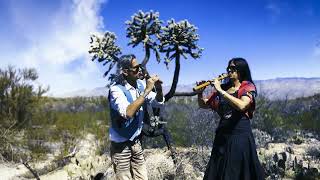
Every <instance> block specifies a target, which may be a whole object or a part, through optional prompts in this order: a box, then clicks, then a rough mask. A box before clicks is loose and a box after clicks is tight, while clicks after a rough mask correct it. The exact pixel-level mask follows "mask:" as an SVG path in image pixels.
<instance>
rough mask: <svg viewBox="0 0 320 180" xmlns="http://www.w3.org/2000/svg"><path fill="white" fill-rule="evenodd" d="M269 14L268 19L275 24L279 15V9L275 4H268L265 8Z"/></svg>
mask: <svg viewBox="0 0 320 180" xmlns="http://www.w3.org/2000/svg"><path fill="white" fill-rule="evenodd" d="M265 8H266V9H267V10H268V11H269V12H270V18H271V21H272V22H276V21H277V19H278V17H279V16H280V14H281V9H280V6H279V5H278V4H276V3H275V2H269V3H268V4H267V5H266V7H265Z"/></svg>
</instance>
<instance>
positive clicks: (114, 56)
mask: <svg viewBox="0 0 320 180" xmlns="http://www.w3.org/2000/svg"><path fill="white" fill-rule="evenodd" d="M90 39H91V41H90V49H89V54H91V55H92V59H91V60H92V61H94V60H98V62H103V66H105V65H107V64H110V65H109V68H108V70H107V71H106V72H105V73H104V76H107V75H108V74H109V72H110V71H111V69H112V68H113V66H114V65H115V64H116V62H117V61H118V59H119V57H118V56H119V55H120V54H121V49H120V47H119V46H117V45H116V43H115V42H116V39H117V37H116V35H115V34H114V33H112V32H109V31H107V32H105V33H104V35H103V36H102V35H99V34H92V35H91V37H90Z"/></svg>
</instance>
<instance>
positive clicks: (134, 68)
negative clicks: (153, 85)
mask: <svg viewBox="0 0 320 180" xmlns="http://www.w3.org/2000/svg"><path fill="white" fill-rule="evenodd" d="M140 66H141V65H140V64H139V63H138V61H137V60H136V59H133V60H132V61H131V67H130V68H129V69H128V71H127V72H128V78H129V79H132V80H137V79H139V77H140V73H141V68H140Z"/></svg>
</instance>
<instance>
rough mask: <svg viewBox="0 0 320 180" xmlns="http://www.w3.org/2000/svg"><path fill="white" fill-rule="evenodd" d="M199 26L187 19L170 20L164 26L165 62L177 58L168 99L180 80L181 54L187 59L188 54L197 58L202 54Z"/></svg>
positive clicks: (163, 47) (162, 45) (161, 41)
mask: <svg viewBox="0 0 320 180" xmlns="http://www.w3.org/2000/svg"><path fill="white" fill-rule="evenodd" d="M196 30H197V28H196V27H195V26H194V25H192V24H190V23H189V22H188V21H187V20H183V21H180V22H178V23H176V22H175V20H174V19H171V20H170V21H168V24H167V26H166V27H163V28H162V31H163V33H161V34H160V36H159V40H160V45H159V50H160V52H162V53H165V54H166V57H165V64H166V65H167V66H168V64H169V63H170V62H171V61H172V60H173V59H175V70H174V76H173V81H172V85H171V88H170V91H169V92H168V93H167V94H166V95H165V99H166V101H167V100H169V99H170V98H171V97H173V96H174V94H175V90H176V87H177V84H178V80H179V73H180V56H181V55H182V56H183V57H184V58H185V59H187V55H190V56H191V57H192V58H194V59H197V58H199V57H200V56H201V54H202V51H203V48H199V46H198V45H197V42H198V40H199V35H198V34H197V33H196Z"/></svg>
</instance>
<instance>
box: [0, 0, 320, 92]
mask: <svg viewBox="0 0 320 180" xmlns="http://www.w3.org/2000/svg"><path fill="white" fill-rule="evenodd" d="M151 9H152V10H154V11H158V12H159V13H160V19H161V20H163V21H164V22H165V23H166V21H167V20H169V19H171V18H174V19H175V20H176V21H180V20H184V19H188V20H189V22H190V23H192V24H194V25H195V26H197V27H198V33H199V35H200V40H199V43H198V44H199V46H200V47H203V48H205V50H204V52H203V56H202V57H201V58H200V59H198V60H193V59H192V58H188V59H186V60H185V59H182V64H181V74H180V79H179V83H180V84H190V83H193V82H195V81H197V80H201V79H209V78H213V77H214V76H216V75H218V74H220V73H223V72H224V71H225V67H226V65H227V62H228V60H229V59H230V58H232V57H244V58H246V59H247V60H248V62H249V65H250V68H251V71H252V76H253V79H256V80H259V79H272V78H277V77H320V47H318V46H317V44H319V42H320V23H319V22H320V1H317V0H314V1H311V0H299V1H297V0H288V1H285V0H250V1H249V0H245V1H236V0H234V1H231V0H230V1H227V0H224V1H222V0H219V1H213V0H211V1H209V0H207V1H200V0H199V1H191V0H189V1H167V0H162V1H150V0H135V1H132V0H131V1H129V0H126V1H125V0H109V1H107V0H73V1H72V0H70V1H67V0H61V1H58V0H57V1H40V0H38V1H33V0H32V1H31V0H10V1H0V27H1V28H0V40H1V42H2V43H1V45H0V52H1V56H2V58H1V61H0V67H1V68H3V67H6V66H7V65H8V64H12V65H15V66H16V67H35V68H36V69H37V70H38V72H39V75H40V78H39V81H38V83H39V84H43V85H49V86H50V88H51V90H50V93H49V94H51V95H57V94H63V93H64V92H70V91H74V90H79V89H93V88H95V87H100V86H103V85H105V84H106V80H107V79H105V78H103V77H102V74H103V73H104V69H103V68H104V67H102V64H99V63H93V62H91V61H90V56H89V55H88V53H87V50H88V46H89V45H88V41H89V36H90V33H94V32H104V31H106V30H109V31H112V32H115V33H116V35H117V37H118V40H117V43H118V45H119V46H120V47H121V48H122V50H123V53H134V54H136V55H137V57H138V58H139V59H140V60H141V59H142V58H143V49H142V47H141V46H139V47H136V48H134V49H133V48H132V47H128V46H127V43H128V40H129V39H128V38H126V37H125V24H124V22H125V21H126V20H129V19H130V17H131V16H132V15H133V14H134V13H135V12H137V11H138V10H143V11H149V10H151ZM319 46H320V45H319ZM173 70H174V64H173V63H172V64H170V69H169V70H167V69H166V67H165V65H164V64H163V63H160V64H157V63H156V61H155V59H153V58H152V59H151V61H150V63H149V71H151V72H152V73H155V74H159V75H160V76H161V78H162V79H163V81H164V82H165V84H171V79H172V76H173Z"/></svg>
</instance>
